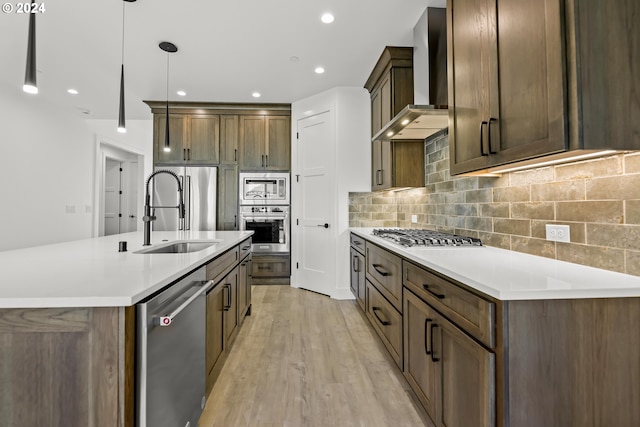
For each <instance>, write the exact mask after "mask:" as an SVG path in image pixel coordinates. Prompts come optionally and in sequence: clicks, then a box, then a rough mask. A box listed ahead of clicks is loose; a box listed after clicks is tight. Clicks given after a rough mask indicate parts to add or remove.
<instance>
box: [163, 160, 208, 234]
mask: <svg viewBox="0 0 640 427" xmlns="http://www.w3.org/2000/svg"><path fill="white" fill-rule="evenodd" d="M159 169H164V170H169V171H172V172H174V173H175V174H176V175H178V178H180V182H181V183H182V187H183V189H184V205H185V210H186V212H185V217H184V219H179V218H178V209H175V208H174V207H176V206H178V197H179V195H178V188H177V186H176V181H175V179H174V178H172V177H171V176H170V175H168V174H159V175H156V177H155V179H154V180H153V182H152V183H151V184H152V186H153V187H152V188H151V194H152V199H151V205H152V206H166V208H156V209H155V213H154V215H155V216H156V218H157V219H156V220H155V221H153V222H152V228H153V230H157V231H172V230H197V231H212V230H215V229H216V188H217V172H218V170H217V168H215V167H210V166H186V167H185V166H179V167H161V166H160V167H156V169H155V170H159Z"/></svg>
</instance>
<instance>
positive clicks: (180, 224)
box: [178, 175, 189, 230]
mask: <svg viewBox="0 0 640 427" xmlns="http://www.w3.org/2000/svg"><path fill="white" fill-rule="evenodd" d="M179 178H180V185H181V186H182V197H184V200H183V202H184V207H185V214H184V216H185V217H186V216H187V212H188V209H189V208H188V206H189V205H187V192H186V191H185V190H186V189H185V187H184V176H183V175H179ZM178 230H184V218H180V217H178Z"/></svg>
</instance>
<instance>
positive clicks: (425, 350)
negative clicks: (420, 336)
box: [424, 319, 433, 354]
mask: <svg viewBox="0 0 640 427" xmlns="http://www.w3.org/2000/svg"><path fill="white" fill-rule="evenodd" d="M431 322H433V319H424V352H425V353H426V354H431V350H429V345H428V344H427V342H428V340H429V338H428V336H429V333H428V330H429V329H428V326H429V323H431ZM431 348H433V347H431Z"/></svg>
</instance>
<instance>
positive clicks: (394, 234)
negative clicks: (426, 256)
mask: <svg viewBox="0 0 640 427" xmlns="http://www.w3.org/2000/svg"><path fill="white" fill-rule="evenodd" d="M373 235H374V236H378V237H381V238H383V239H388V240H391V241H394V242H396V243H398V244H400V245H402V246H409V247H411V246H482V241H481V240H480V239H477V238H475V237H466V236H460V235H458V234H449V233H442V232H439V231H434V230H420V229H413V228H396V229H385V228H376V229H374V230H373Z"/></svg>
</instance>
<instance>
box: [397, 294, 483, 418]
mask: <svg viewBox="0 0 640 427" xmlns="http://www.w3.org/2000/svg"><path fill="white" fill-rule="evenodd" d="M403 316H404V317H403V318H404V346H405V349H404V358H405V360H404V374H405V377H406V378H407V381H408V382H409V384H410V385H411V387H412V388H413V390H414V391H415V392H416V395H417V396H418V399H420V401H421V403H422V405H423V406H424V408H425V410H426V411H427V413H428V414H429V416H430V417H431V419H432V420H433V422H434V423H435V425H436V426H437V427H441V426H442V427H444V426H446V427H467V426H474V427H492V426H494V425H495V386H494V383H495V355H494V353H492V352H490V351H489V350H487V349H485V348H484V347H483V346H481V345H480V344H478V343H477V342H476V341H475V340H474V339H472V338H471V337H470V336H468V335H467V334H466V333H464V332H463V331H461V330H460V329H458V328H457V327H456V326H455V325H454V324H453V323H451V322H450V321H449V320H447V318H445V317H444V316H442V315H441V314H440V313H438V312H437V311H436V310H434V309H433V308H432V307H431V306H430V305H429V304H427V303H425V302H424V301H422V300H421V299H420V298H418V297H417V296H416V295H414V294H413V293H412V292H411V291H409V290H407V289H405V291H404V310H403Z"/></svg>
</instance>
